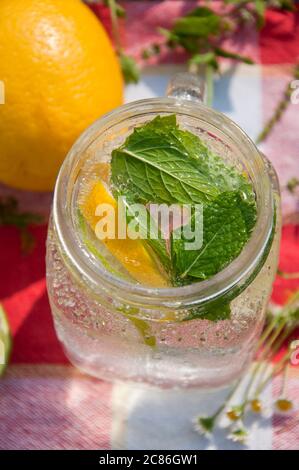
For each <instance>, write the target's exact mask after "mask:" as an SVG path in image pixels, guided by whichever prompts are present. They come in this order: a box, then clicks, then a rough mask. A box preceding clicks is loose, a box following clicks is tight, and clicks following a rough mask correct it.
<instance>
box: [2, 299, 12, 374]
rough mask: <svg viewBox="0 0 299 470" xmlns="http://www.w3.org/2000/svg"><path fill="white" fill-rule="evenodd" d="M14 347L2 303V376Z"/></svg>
mask: <svg viewBox="0 0 299 470" xmlns="http://www.w3.org/2000/svg"><path fill="white" fill-rule="evenodd" d="M11 347H12V338H11V334H10V328H9V323H8V320H7V316H6V313H5V311H4V309H3V307H2V305H1V304H0V377H1V376H2V375H3V374H4V371H5V369H6V367H7V365H8V362H9V357H10V353H11Z"/></svg>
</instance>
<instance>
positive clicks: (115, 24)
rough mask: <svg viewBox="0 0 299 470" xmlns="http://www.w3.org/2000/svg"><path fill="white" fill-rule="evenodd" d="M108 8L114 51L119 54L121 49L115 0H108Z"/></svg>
mask: <svg viewBox="0 0 299 470" xmlns="http://www.w3.org/2000/svg"><path fill="white" fill-rule="evenodd" d="M108 6H109V9H110V15H111V23H112V33H113V38H114V43H115V49H116V52H117V54H121V51H122V47H121V41H120V34H119V29H118V18H117V10H116V3H115V0H108Z"/></svg>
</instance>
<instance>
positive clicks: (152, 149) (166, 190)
mask: <svg viewBox="0 0 299 470" xmlns="http://www.w3.org/2000/svg"><path fill="white" fill-rule="evenodd" d="M111 169H112V183H113V185H114V187H115V188H120V189H121V193H122V194H125V195H129V196H130V198H131V199H132V200H133V201H135V202H140V203H148V202H156V203H166V204H172V203H182V204H183V203H201V202H204V201H207V200H209V199H213V198H214V197H215V196H217V195H218V194H219V191H218V189H217V187H216V186H215V185H213V184H212V182H211V181H210V180H209V179H208V178H207V176H206V175H205V174H203V173H202V172H201V169H200V167H199V165H198V164H197V162H195V161H194V158H191V156H190V154H189V146H188V143H187V142H185V140H184V133H182V132H181V131H180V130H179V128H178V126H177V124H176V120H175V116H169V117H168V116H167V117H165V118H163V117H160V116H157V117H156V118H155V119H154V120H153V121H151V122H150V123H148V124H145V125H144V126H142V127H140V128H136V129H135V130H134V132H133V134H131V135H130V136H129V137H128V138H127V139H126V141H125V143H124V144H123V145H122V146H121V147H120V148H118V149H116V150H114V151H113V152H112V160H111Z"/></svg>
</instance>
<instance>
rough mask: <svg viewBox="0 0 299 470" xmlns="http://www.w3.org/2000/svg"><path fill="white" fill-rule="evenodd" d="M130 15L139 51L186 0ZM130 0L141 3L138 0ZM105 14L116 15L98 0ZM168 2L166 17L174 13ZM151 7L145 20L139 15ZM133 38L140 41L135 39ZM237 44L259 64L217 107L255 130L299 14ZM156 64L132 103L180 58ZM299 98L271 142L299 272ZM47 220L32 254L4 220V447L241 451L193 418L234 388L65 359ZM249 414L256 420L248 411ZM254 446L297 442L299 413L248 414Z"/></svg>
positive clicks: (283, 78) (237, 74) (132, 10)
mask: <svg viewBox="0 0 299 470" xmlns="http://www.w3.org/2000/svg"><path fill="white" fill-rule="evenodd" d="M126 3H127V6H128V19H127V22H128V24H127V27H126V33H125V35H124V40H125V41H126V44H127V49H128V52H129V53H132V54H134V55H135V56H138V54H139V53H140V50H141V49H142V47H144V46H146V45H147V44H149V43H150V42H151V41H152V40H153V39H155V35H154V34H153V33H152V31H153V27H154V25H155V24H160V25H161V24H163V25H164V26H167V25H168V24H169V22H170V21H171V19H172V18H173V17H174V16H175V15H176V14H178V13H179V12H180V10H181V9H182V8H185V5H186V2H180V1H177V2H172V1H166V2H158V1H156V2H155V1H154V2H138V5H137V4H136V3H137V2H136V3H135V2H131V3H130V2H126ZM132 3H135V5H134V6H133V5H132ZM94 9H95V10H96V12H97V14H98V15H99V16H100V17H101V18H102V19H103V18H104V20H105V18H106V16H105V15H106V13H105V11H104V10H103V9H100V8H99V7H94ZM166 11H167V15H166V14H165V12H166ZM140 15H142V22H141V21H140ZM129 45H130V46H129ZM231 47H232V48H233V49H234V50H236V51H242V53H244V54H247V55H250V56H251V57H253V58H254V59H255V61H256V64H255V65H254V66H247V65H238V66H234V67H232V66H231V64H230V63H224V65H223V66H224V72H223V75H222V76H221V77H220V78H217V79H216V83H215V97H214V107H215V108H216V109H218V110H220V111H222V112H224V113H225V114H227V115H228V116H230V117H231V118H232V119H233V120H235V121H236V122H237V123H238V124H239V125H240V126H241V127H242V128H243V129H244V130H245V131H246V132H247V133H248V134H249V136H250V137H252V138H253V139H255V138H256V136H257V135H258V133H259V131H260V130H261V128H262V126H263V123H264V122H265V121H266V119H267V118H268V117H269V116H270V115H271V113H272V112H273V109H274V107H275V104H276V103H277V101H278V99H279V97H280V96H281V94H282V92H283V90H284V88H285V86H286V84H287V83H288V81H289V80H290V76H291V71H292V64H293V63H294V61H295V60H296V58H297V57H298V56H299V14H298V13H297V14H293V13H292V14H288V15H284V17H283V18H282V16H281V14H280V13H277V12H272V13H270V14H268V23H267V26H266V28H265V29H264V30H263V32H262V33H260V34H259V35H258V34H256V33H255V32H254V31H252V30H249V31H248V32H246V34H244V35H243V36H242V37H240V38H236V41H235V43H234V44H232V45H231ZM169 60H172V58H170V59H169V58H167V57H166V58H165V61H164V62H165V63H163V64H152V65H151V66H150V67H147V68H146V69H144V71H143V74H142V78H141V81H140V82H139V83H138V84H137V85H130V86H128V87H127V88H126V101H127V102H129V101H133V100H136V99H140V98H147V97H154V96H161V95H163V94H164V93H165V88H166V84H167V81H168V80H169V77H170V76H171V75H172V74H173V73H175V72H176V71H178V70H183V69H184V66H183V65H180V64H176V65H173V64H169V63H167V62H169ZM298 112H299V104H298V105H290V106H289V107H288V109H287V111H286V113H285V114H284V115H283V117H282V119H281V121H280V122H279V123H278V124H277V125H276V127H275V130H274V132H273V133H272V134H271V136H270V137H269V138H268V139H267V140H266V141H265V142H264V143H263V144H262V145H261V147H260V148H261V150H262V151H263V152H264V153H265V154H266V155H267V156H268V157H269V158H270V160H271V161H272V162H273V164H274V166H275V168H276V170H277V172H278V174H279V178H280V184H281V188H282V208H283V217H284V222H285V225H284V228H283V237H282V246H281V254H280V268H281V269H282V270H284V271H295V272H296V271H299V231H298V226H296V225H295V224H294V220H295V219H294V217H295V215H296V214H298V197H297V199H296V196H295V195H291V194H290V193H289V192H288V191H287V189H286V183H287V181H288V180H289V179H290V178H291V177H294V176H297V177H299V174H298V173H299V172H298V167H299V165H298V163H299V157H298V151H299V120H298ZM8 194H14V195H15V196H16V197H17V198H18V199H19V200H20V203H21V206H22V207H23V208H25V209H28V208H29V209H30V210H38V211H40V212H42V213H43V214H44V215H45V217H47V216H48V213H49V208H50V204H51V199H52V194H31V193H25V192H21V191H12V190H11V189H9V188H6V187H4V186H1V187H0V195H8ZM46 231H47V226H46V225H41V226H38V227H33V228H32V232H33V234H34V236H35V238H36V246H35V249H34V251H33V252H32V253H31V254H29V255H26V256H25V255H23V254H22V253H21V250H20V240H19V235H18V233H17V231H16V230H15V229H14V228H12V227H1V229H0V259H1V263H0V280H1V282H0V301H1V302H2V303H3V305H4V307H5V310H6V311H7V312H8V315H9V320H10V324H11V328H12V332H13V336H14V349H13V354H12V360H11V364H10V366H9V368H8V370H7V373H6V375H5V376H4V377H3V378H2V379H1V381H0V449H94V448H97V449H109V448H117V449H159V448H161V449H204V448H218V449H226V448H239V445H238V444H233V443H231V442H229V441H227V440H226V439H225V438H224V433H223V431H221V430H220V431H219V432H218V433H216V434H215V436H214V437H213V439H212V440H211V441H207V440H205V439H204V438H201V437H200V436H199V435H198V434H197V433H195V431H194V430H193V427H192V424H191V419H192V417H194V415H196V414H198V413H200V412H201V411H205V413H207V412H209V411H211V412H212V411H213V410H214V409H216V408H217V405H218V404H219V403H221V402H222V400H223V397H224V396H225V390H222V391H215V392H214V393H212V394H209V396H208V397H207V396H206V394H201V393H200V392H198V391H197V392H195V391H185V392H183V391H181V392H178V391H176V392H174V391H173V392H170V391H168V392H165V391H159V390H155V389H147V388H142V387H136V386H132V385H127V384H114V385H112V384H109V383H106V382H103V381H98V380H95V379H92V378H90V377H87V376H85V375H83V374H81V373H80V372H78V371H77V370H75V369H74V368H73V367H72V366H71V365H70V364H69V363H68V360H67V359H66V357H65V355H64V353H63V351H62V348H61V346H60V345H59V343H58V341H57V338H56V336H55V332H54V329H53V324H52V319H51V314H50V308H49V303H48V298H47V293H46V283H45V262H44V257H45V238H46ZM298 287H299V282H298V280H296V279H293V280H285V279H281V278H277V279H276V281H275V284H274V291H273V295H272V302H273V303H275V304H278V305H280V304H283V303H284V302H285V300H286V299H287V298H288V296H289V295H290V293H291V292H293V291H294V290H296V289H298ZM280 380H281V379H280V378H277V379H276V380H275V381H274V382H273V383H271V384H270V385H269V386H268V387H267V389H266V390H265V392H264V399H265V401H266V402H267V401H268V402H271V401H272V400H273V398H275V396H277V394H278V390H279V385H280ZM288 394H289V395H290V396H291V397H293V398H294V399H296V398H298V396H299V373H298V368H292V369H291V371H290V377H289V381H288ZM249 421H250V420H249ZM248 426H249V428H250V430H251V432H250V440H249V443H248V447H249V448H251V449H258V448H262V449H285V448H286V449H296V448H298V447H299V421H298V416H297V414H294V415H293V417H290V418H289V419H287V420H285V419H282V418H280V417H279V416H272V417H264V418H262V419H259V420H251V421H250V422H249V423H248Z"/></svg>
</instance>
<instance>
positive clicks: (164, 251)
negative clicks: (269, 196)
mask: <svg viewBox="0 0 299 470" xmlns="http://www.w3.org/2000/svg"><path fill="white" fill-rule="evenodd" d="M77 218H78V226H79V230H80V234H81V239H82V241H83V243H84V244H85V246H86V248H87V249H88V250H89V251H90V252H91V254H92V255H93V256H94V257H96V258H97V259H98V260H99V262H100V263H101V264H102V265H103V266H104V268H105V269H107V270H108V271H110V272H112V273H113V274H114V275H115V276H119V277H122V278H124V279H126V280H129V281H131V282H133V283H139V284H142V285H145V286H149V287H159V288H163V287H171V286H174V287H176V286H184V285H188V284H192V283H194V282H200V281H203V280H205V279H208V278H211V277H212V276H214V275H215V274H216V273H218V272H219V271H221V270H222V269H223V268H225V267H226V266H227V265H228V264H229V263H231V262H232V261H233V260H234V259H235V258H236V257H237V256H238V255H239V254H240V253H241V251H242V249H243V248H244V246H245V244H246V243H247V241H248V240H249V238H250V235H251V232H252V230H253V227H254V225H255V222H256V200H255V193H254V189H253V186H252V183H251V181H250V180H249V178H248V176H247V174H246V173H245V172H242V171H240V170H239V169H236V168H234V167H233V166H232V165H229V164H228V163H227V162H225V161H224V159H222V157H221V155H217V154H215V153H213V152H212V151H211V150H210V149H209V148H208V146H207V145H206V143H205V142H204V141H203V140H201V139H200V137H198V136H197V135H195V134H193V133H191V132H190V131H188V130H184V129H182V128H181V127H180V126H179V125H178V123H177V118H176V116H175V115H168V116H163V117H162V116H157V117H155V118H154V119H153V120H151V121H148V122H146V123H145V124H143V125H141V126H137V127H135V129H134V130H133V131H132V132H131V133H130V134H129V135H128V137H127V138H126V139H125V141H124V142H123V143H122V145H120V146H119V147H117V148H114V149H113V151H112V154H111V158H110V160H109V161H107V162H99V163H97V164H95V166H94V168H93V177H92V178H91V179H90V180H88V178H87V179H86V180H85V182H84V184H83V185H82V184H81V187H80V190H79V197H78V207H77Z"/></svg>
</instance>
